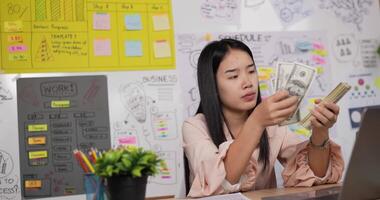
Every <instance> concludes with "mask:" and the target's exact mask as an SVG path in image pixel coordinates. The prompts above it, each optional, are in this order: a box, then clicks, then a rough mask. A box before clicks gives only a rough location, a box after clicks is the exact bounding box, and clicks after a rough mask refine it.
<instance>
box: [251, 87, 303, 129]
mask: <svg viewBox="0 0 380 200" xmlns="http://www.w3.org/2000/svg"><path fill="white" fill-rule="evenodd" d="M297 101H298V97H296V96H289V92H287V91H285V90H280V91H277V92H276V93H275V94H274V95H272V96H269V97H268V98H266V99H264V100H263V101H262V102H261V103H260V104H259V105H257V107H256V108H255V110H254V111H253V112H252V114H251V115H250V118H251V117H252V119H253V120H255V121H256V122H257V124H258V125H259V126H261V127H262V128H265V127H267V126H272V125H276V124H279V123H280V122H282V121H284V120H286V119H288V118H289V117H290V116H291V114H293V113H294V112H295V111H296V109H297Z"/></svg>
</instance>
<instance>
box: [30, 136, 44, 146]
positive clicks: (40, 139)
mask: <svg viewBox="0 0 380 200" xmlns="http://www.w3.org/2000/svg"><path fill="white" fill-rule="evenodd" d="M28 144H29V145H43V144H46V137H45V136H36V137H28Z"/></svg>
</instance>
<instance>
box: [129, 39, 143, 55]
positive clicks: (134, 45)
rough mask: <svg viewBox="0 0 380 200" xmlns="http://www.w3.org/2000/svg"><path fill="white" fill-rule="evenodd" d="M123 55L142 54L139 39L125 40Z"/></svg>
mask: <svg viewBox="0 0 380 200" xmlns="http://www.w3.org/2000/svg"><path fill="white" fill-rule="evenodd" d="M125 55H126V56H128V57H134V56H142V55H143V51H142V44H141V41H139V40H127V41H125Z"/></svg>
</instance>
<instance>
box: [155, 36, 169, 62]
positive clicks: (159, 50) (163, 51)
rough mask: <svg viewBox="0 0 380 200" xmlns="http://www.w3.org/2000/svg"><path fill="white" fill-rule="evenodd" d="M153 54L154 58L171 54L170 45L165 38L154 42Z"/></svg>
mask: <svg viewBox="0 0 380 200" xmlns="http://www.w3.org/2000/svg"><path fill="white" fill-rule="evenodd" d="M154 56H155V57H156V58H166V57H170V56H171V52H170V45H169V42H168V41H167V40H157V41H155V42H154Z"/></svg>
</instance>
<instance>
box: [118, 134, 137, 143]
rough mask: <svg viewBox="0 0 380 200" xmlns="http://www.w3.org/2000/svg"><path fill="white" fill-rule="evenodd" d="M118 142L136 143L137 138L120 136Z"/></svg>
mask: <svg viewBox="0 0 380 200" xmlns="http://www.w3.org/2000/svg"><path fill="white" fill-rule="evenodd" d="M119 144H121V145H126V144H137V140H136V137H135V136H126V137H120V138H119Z"/></svg>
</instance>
